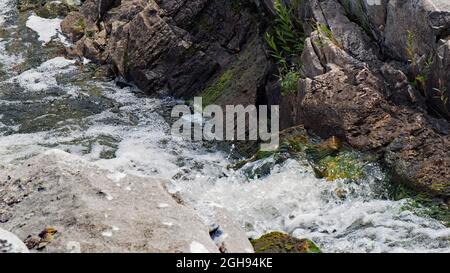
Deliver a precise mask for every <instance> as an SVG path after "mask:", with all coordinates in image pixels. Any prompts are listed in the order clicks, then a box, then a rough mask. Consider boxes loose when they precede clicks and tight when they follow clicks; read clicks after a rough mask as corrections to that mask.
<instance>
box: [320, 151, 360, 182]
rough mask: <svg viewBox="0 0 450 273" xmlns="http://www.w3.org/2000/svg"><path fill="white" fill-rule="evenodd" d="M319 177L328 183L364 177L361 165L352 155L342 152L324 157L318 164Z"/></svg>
mask: <svg viewBox="0 0 450 273" xmlns="http://www.w3.org/2000/svg"><path fill="white" fill-rule="evenodd" d="M318 169H319V170H321V171H319V172H320V173H319V174H318V175H319V176H322V177H324V178H326V179H327V180H329V181H333V180H336V179H359V178H362V177H363V176H364V172H363V163H362V162H361V161H360V160H359V158H358V157H357V156H356V155H355V154H354V153H349V152H342V153H339V154H338V155H337V156H326V157H325V158H323V159H321V160H320V161H319V162H318Z"/></svg>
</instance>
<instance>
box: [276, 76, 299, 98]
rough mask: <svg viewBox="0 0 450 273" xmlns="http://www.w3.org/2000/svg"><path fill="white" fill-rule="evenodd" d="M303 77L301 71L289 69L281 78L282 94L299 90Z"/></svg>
mask: <svg viewBox="0 0 450 273" xmlns="http://www.w3.org/2000/svg"><path fill="white" fill-rule="evenodd" d="M300 78H301V74H300V72H297V71H289V72H288V73H286V75H284V77H283V78H281V79H280V83H281V94H282V95H288V94H291V93H294V92H296V91H297V86H298V81H299V80H300Z"/></svg>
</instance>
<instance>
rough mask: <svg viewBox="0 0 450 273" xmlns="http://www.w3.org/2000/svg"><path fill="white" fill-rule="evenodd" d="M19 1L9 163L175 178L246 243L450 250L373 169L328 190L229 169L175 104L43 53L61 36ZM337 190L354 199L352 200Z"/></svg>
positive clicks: (11, 45) (6, 149)
mask: <svg viewBox="0 0 450 273" xmlns="http://www.w3.org/2000/svg"><path fill="white" fill-rule="evenodd" d="M14 3H15V0H0V25H2V27H1V28H0V161H1V162H2V163H15V162H18V161H21V160H24V159H26V158H29V157H31V156H33V155H37V154H40V153H42V152H44V151H46V150H48V149H61V150H64V151H67V152H70V153H73V154H77V155H80V156H82V157H84V158H85V159H87V160H89V161H91V162H94V163H95V164H97V165H98V166H100V167H102V168H107V169H109V170H111V171H113V172H114V174H115V178H116V179H120V178H121V177H123V176H125V175H126V174H132V175H138V176H143V177H148V176H152V177H161V178H165V179H170V180H171V181H172V187H171V190H172V191H174V192H178V193H179V194H180V195H182V196H183V198H184V199H185V200H186V201H187V202H188V203H189V204H190V205H191V206H193V207H194V208H196V209H197V210H198V212H199V214H200V215H202V216H204V217H206V218H207V217H208V215H209V213H210V210H211V208H214V207H223V208H226V209H227V210H229V211H230V213H231V214H232V215H233V216H234V218H235V220H236V221H238V222H239V223H240V224H241V225H242V227H243V228H244V229H245V230H246V231H247V232H248V235H249V236H253V237H256V236H259V235H261V234H263V233H265V232H268V231H272V230H282V231H286V232H289V233H291V234H293V235H294V236H298V237H300V238H309V239H312V240H314V241H315V242H316V243H317V244H318V245H319V246H320V247H321V248H322V249H323V250H324V251H326V252H394V251H395V252H403V251H408V252H412V251H426V252H450V229H448V228H446V227H445V226H444V225H442V224H441V223H439V222H438V221H437V220H434V219H431V218H429V217H426V216H417V214H416V213H413V212H411V211H408V210H406V209H405V204H406V202H407V200H403V201H390V200H388V199H387V197H386V192H385V190H384V189H383V186H384V185H383V183H382V181H383V178H384V175H383V173H382V172H381V171H380V170H379V168H378V167H377V166H376V165H368V166H366V170H367V173H368V178H366V179H364V180H361V181H356V182H349V181H337V182H333V183H330V182H327V181H325V180H322V179H317V178H315V176H314V175H313V172H312V170H311V169H310V167H309V166H308V165H307V164H305V163H304V162H302V161H301V160H300V161H298V160H293V159H291V160H288V161H286V162H285V163H283V164H281V165H276V166H275V167H274V168H273V169H272V172H271V174H270V175H269V176H267V177H265V178H261V179H253V180H249V179H248V178H246V177H245V175H244V174H243V173H241V172H240V171H230V170H227V168H226V166H227V165H228V164H230V161H229V160H228V156H227V154H225V153H223V152H218V151H210V150H208V149H206V148H204V147H202V146H201V145H200V144H198V143H197V144H195V143H189V142H185V141H183V140H180V139H175V138H172V137H171V136H170V134H169V129H170V128H169V125H168V124H167V123H166V121H165V119H164V118H163V116H162V115H161V112H162V110H161V109H163V108H167V107H170V105H172V104H173V103H174V101H173V100H171V99H166V100H161V99H155V98H149V97H145V96H144V95H143V94H141V92H139V90H137V89H134V88H123V89H121V88H118V87H117V86H116V85H115V84H114V82H110V81H105V80H101V79H97V78H96V77H95V73H94V72H93V71H94V70H95V66H94V65H90V64H87V65H85V66H84V67H80V66H79V65H76V64H75V63H74V61H71V60H66V59H64V58H63V57H61V56H59V57H58V56H57V55H58V54H56V53H55V52H58V51H57V49H55V47H54V45H52V46H50V45H49V44H45V43H46V42H48V40H49V39H48V38H49V37H48V35H45V34H46V33H42V32H41V33H37V32H36V31H40V30H42V29H44V30H46V31H50V30H52V31H53V30H55V31H54V32H53V33H57V31H56V29H57V27H58V21H57V20H42V19H41V18H36V17H35V16H32V17H31V18H30V17H29V16H30V14H28V15H26V14H22V15H19V14H18V13H17V12H16V11H15V9H14ZM27 22H28V24H27ZM30 22H31V23H30ZM27 26H28V27H27ZM30 27H31V28H33V29H30ZM35 30H36V31H35ZM59 38H60V39H62V38H61V36H60V35H59ZM50 56H51V57H50ZM55 56H56V57H55ZM266 160H270V158H269V159H266ZM259 163H261V162H256V163H255V164H259ZM337 189H339V190H345V191H346V192H348V196H347V197H346V198H345V200H343V199H341V198H340V197H339V196H337V195H336V190H337Z"/></svg>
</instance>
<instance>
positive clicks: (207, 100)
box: [202, 69, 234, 105]
mask: <svg viewBox="0 0 450 273" xmlns="http://www.w3.org/2000/svg"><path fill="white" fill-rule="evenodd" d="M233 77H234V71H233V70H232V69H229V70H227V71H225V72H224V73H222V75H221V76H220V77H219V78H218V79H217V80H216V82H214V83H213V84H212V85H211V86H209V87H208V88H206V90H205V91H204V92H203V95H202V96H203V104H204V105H209V104H213V103H214V102H216V100H217V99H218V98H219V97H220V96H221V95H222V93H223V92H224V91H225V89H226V88H227V87H229V85H230V82H231V80H232V79H233Z"/></svg>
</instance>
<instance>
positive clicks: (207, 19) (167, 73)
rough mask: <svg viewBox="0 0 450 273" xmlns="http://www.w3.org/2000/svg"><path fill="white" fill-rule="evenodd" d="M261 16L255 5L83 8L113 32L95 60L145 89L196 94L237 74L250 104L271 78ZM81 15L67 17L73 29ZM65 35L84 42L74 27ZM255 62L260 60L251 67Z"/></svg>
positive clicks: (202, 2)
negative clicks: (107, 65) (240, 78)
mask: <svg viewBox="0 0 450 273" xmlns="http://www.w3.org/2000/svg"><path fill="white" fill-rule="evenodd" d="M95 7H96V8H95ZM92 10H98V11H99V12H98V13H97V14H95V13H94V12H93V11H92ZM257 12H258V11H257V8H256V7H255V6H253V4H250V3H244V2H242V3H241V2H239V1H235V2H233V3H232V2H231V1H206V0H195V1H173V0H172V1H154V0H151V1H130V0H124V1H121V2H120V5H118V2H117V1H92V0H90V1H86V2H85V3H84V5H83V7H82V9H81V14H82V15H83V17H84V20H85V21H86V25H89V24H92V23H93V22H96V21H97V18H100V20H101V21H102V23H103V25H104V28H105V30H106V36H103V37H102V43H103V44H105V45H106V46H102V47H96V48H97V49H98V52H95V54H91V55H93V56H91V57H92V58H93V59H94V60H96V61H98V62H102V63H105V62H109V63H111V64H112V66H113V70H114V71H116V73H117V74H118V75H120V76H122V77H124V78H126V79H128V80H131V81H133V82H135V83H136V84H137V85H138V86H139V87H141V88H142V89H143V90H145V91H147V92H149V93H155V92H158V93H164V94H171V95H175V96H177V97H191V96H193V95H195V94H199V93H200V92H202V91H203V90H204V89H205V88H206V87H207V86H208V85H214V82H216V80H217V79H218V78H220V76H221V75H223V74H224V73H227V72H228V71H230V70H233V71H234V72H236V73H235V75H234V78H236V80H235V82H238V81H239V82H241V83H242V86H233V87H234V88H229V90H232V91H233V92H235V95H236V96H235V97H238V96H240V97H242V100H243V101H247V102H246V104H254V103H255V102H256V93H257V88H258V87H257V86H259V85H261V84H260V83H261V82H263V81H264V78H265V75H266V74H267V73H268V72H267V69H266V67H267V64H268V63H269V61H268V59H267V58H266V55H265V53H264V47H263V44H264V42H263V38H262V35H261V33H259V31H260V30H259V27H260V25H261V24H260V23H258V22H255V20H254V18H255V17H256V16H257V14H258V13H257ZM78 16H79V15H78V14H72V15H70V16H68V18H67V19H66V20H65V22H63V24H64V25H67V26H70V25H72V23H71V22H72V21H73V20H74V18H77V17H78ZM63 31H64V32H65V33H68V35H69V36H70V37H71V38H72V39H74V40H75V41H76V40H78V39H82V37H80V36H79V35H78V33H79V32H77V35H74V34H73V30H72V29H70V27H63ZM99 31H102V30H101V29H100V30H99ZM83 47H85V48H87V49H89V48H92V47H91V45H90V44H89V43H88V44H86V43H84V44H81V43H77V44H76V45H75V48H77V49H76V50H74V49H72V50H71V52H72V53H81V54H85V52H86V50H85V49H84V48H83ZM88 51H89V52H92V50H88ZM99 53H101V54H99ZM249 58H254V59H255V61H254V62H252V63H250V62H248V59H249ZM245 61H247V62H245ZM242 64H245V65H247V66H250V67H241V65H242ZM251 65H253V67H251ZM241 70H243V71H241ZM241 75H242V76H243V77H242V80H239V79H238V76H241Z"/></svg>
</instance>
